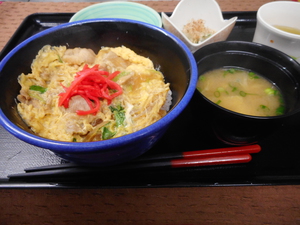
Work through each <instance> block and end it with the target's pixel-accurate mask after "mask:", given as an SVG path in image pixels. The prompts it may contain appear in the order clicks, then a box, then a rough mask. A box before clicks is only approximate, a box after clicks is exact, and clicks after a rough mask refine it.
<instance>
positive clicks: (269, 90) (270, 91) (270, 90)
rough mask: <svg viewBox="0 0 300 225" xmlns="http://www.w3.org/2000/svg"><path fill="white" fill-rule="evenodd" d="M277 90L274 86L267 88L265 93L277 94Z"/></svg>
mask: <svg viewBox="0 0 300 225" xmlns="http://www.w3.org/2000/svg"><path fill="white" fill-rule="evenodd" d="M277 92H278V91H277V90H275V89H273V88H267V89H265V93H266V94H267V95H277Z"/></svg>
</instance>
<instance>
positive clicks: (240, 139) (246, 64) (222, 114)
mask: <svg viewBox="0 0 300 225" xmlns="http://www.w3.org/2000/svg"><path fill="white" fill-rule="evenodd" d="M194 56H195V59H196V62H197V66H198V74H199V76H200V75H202V74H204V73H206V72H208V71H211V70H214V69H219V68H224V67H235V68H240V69H245V70H251V71H253V72H256V73H257V74H259V75H261V76H263V77H265V78H266V79H268V80H269V81H271V82H272V83H275V85H276V86H277V87H278V88H279V90H280V91H281V93H282V95H283V99H284V102H285V108H286V109H285V113H284V114H283V115H280V116H272V117H262V116H250V115H245V114H240V113H237V112H234V111H231V110H228V109H225V108H223V107H221V106H219V105H217V104H215V103H213V102H212V101H210V100H209V99H208V98H206V97H205V96H204V95H203V94H202V93H200V92H199V91H197V95H198V96H199V100H200V102H202V103H204V104H206V105H207V106H208V108H209V110H211V111H212V118H211V123H212V127H213V129H214V131H215V133H216V135H217V136H218V138H219V139H221V140H222V141H224V142H225V143H228V144H233V145H243V144H251V143H256V142H258V141H259V140H261V139H263V138H264V137H266V136H267V135H269V134H271V133H272V131H275V130H276V129H278V128H279V127H280V126H281V125H282V124H283V122H284V121H285V120H286V119H288V118H289V117H291V116H293V115H295V114H297V113H299V111H300V65H299V64H298V63H297V62H296V61H295V60H294V59H292V58H291V57H290V56H288V55H286V54H285V53H283V52H281V51H279V50H277V49H274V48H271V47H269V46H265V45H262V44H258V43H253V42H242V41H224V42H218V43H213V44H210V45H207V46H205V47H203V48H201V49H199V50H198V51H197V52H195V54H194ZM199 104H200V103H199Z"/></svg>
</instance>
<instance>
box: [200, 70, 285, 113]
mask: <svg viewBox="0 0 300 225" xmlns="http://www.w3.org/2000/svg"><path fill="white" fill-rule="evenodd" d="M197 89H198V90H199V91H200V92H201V93H202V94H203V95H204V96H205V97H207V98H208V99H209V100H211V101H212V102H214V103H216V104H218V105H220V106H222V107H224V108H227V109H229V110H232V111H235V112H238V113H242V114H246V115H253V116H278V115H282V114H284V110H285V107H284V102H283V99H282V95H281V93H280V91H279V90H278V88H277V87H276V86H275V85H274V84H272V83H271V82H270V81H269V80H267V79H265V78H264V77H262V76H260V75H258V74H256V73H254V72H249V71H246V70H240V69H235V68H230V69H224V68H221V69H216V70H212V71H209V72H207V73H205V74H203V75H201V76H200V77H199V80H198V84H197Z"/></svg>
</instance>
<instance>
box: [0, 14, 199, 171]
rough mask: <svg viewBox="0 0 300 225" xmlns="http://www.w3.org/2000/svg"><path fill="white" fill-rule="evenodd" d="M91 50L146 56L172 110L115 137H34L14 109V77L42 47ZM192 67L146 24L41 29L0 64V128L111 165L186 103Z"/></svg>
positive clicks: (153, 138) (178, 46) (184, 52)
mask: <svg viewBox="0 0 300 225" xmlns="http://www.w3.org/2000/svg"><path fill="white" fill-rule="evenodd" d="M47 44H49V45H54V46H57V45H68V46H69V47H70V48H73V47H85V48H91V49H93V50H94V51H95V52H97V51H98V50H99V49H100V48H101V46H108V47H117V46H122V45H124V46H126V47H129V48H131V49H132V50H134V51H135V52H136V53H137V54H140V55H143V56H146V57H149V58H150V59H151V60H152V61H153V63H154V65H155V68H160V71H161V72H162V73H163V74H164V76H165V79H166V81H167V82H169V83H170V84H171V85H170V87H171V90H172V92H173V94H172V97H173V101H172V107H171V109H170V111H169V112H168V114H167V115H166V116H164V117H163V118H162V119H160V120H159V121H157V122H156V123H154V124H152V125H150V126H148V127H146V128H144V129H142V130H140V131H137V132H135V133H132V134H128V135H125V136H123V137H118V138H115V139H110V140H105V141H98V142H86V143H73V142H62V141H55V140H49V139H45V138H42V137H39V136H37V135H35V134H34V133H33V132H32V131H31V130H30V129H29V128H28V127H27V126H26V124H25V123H24V122H23V121H22V119H21V118H20V116H19V114H18V112H17V109H16V96H17V95H18V92H19V90H20V86H19V84H18V81H17V77H18V76H19V75H20V74H21V73H25V74H26V73H29V72H30V70H31V68H30V65H31V63H32V60H33V59H34V58H35V56H36V54H37V52H38V51H39V49H41V48H42V47H43V46H44V45H47ZM197 76H198V73H197V65H196V62H195V59H194V57H193V55H192V53H191V52H190V51H189V49H188V48H187V47H186V45H185V44H184V43H183V42H181V41H180V40H179V39H178V38H176V37H175V36H174V35H172V34H171V33H169V32H167V31H165V30H163V29H161V28H159V27H157V26H153V25H150V24H148V23H143V22H137V21H132V20H126V19H91V20H84V21H78V22H72V23H67V24H63V25H59V26H56V27H53V28H50V29H48V30H45V31H42V32H40V33H38V34H36V35H34V36H32V37H30V38H28V39H27V40H25V41H24V42H22V43H21V44H19V45H18V46H17V47H15V48H14V49H13V50H12V51H11V52H10V53H9V54H7V56H6V57H5V58H4V59H3V60H2V61H1V62H0V96H1V97H0V108H1V109H0V124H1V125H2V126H3V127H4V128H5V129H6V130H7V131H9V132H10V133H12V134H13V135H14V136H16V137H17V138H19V139H21V140H23V141H25V142H27V143H30V144H32V145H36V146H38V147H41V148H45V149H49V150H51V151H53V152H54V153H56V154H57V155H58V156H60V157H62V158H64V159H67V160H70V161H74V162H77V163H83V164H91V165H100V166H105V165H113V164H119V163H122V162H126V161H129V160H131V159H133V158H136V157H138V156H140V155H141V154H143V153H145V152H146V151H147V150H149V149H150V148H151V147H152V146H153V145H154V144H155V143H156V142H157V141H158V140H159V139H160V138H161V137H162V136H163V134H164V133H165V132H166V130H167V129H168V126H169V125H170V124H171V123H172V121H173V120H174V119H175V118H176V117H177V116H178V115H179V114H180V113H181V112H182V111H183V109H184V108H185V107H186V106H187V104H188V103H189V101H190V99H191V97H192V96H193V93H194V91H195V88H196V83H197Z"/></svg>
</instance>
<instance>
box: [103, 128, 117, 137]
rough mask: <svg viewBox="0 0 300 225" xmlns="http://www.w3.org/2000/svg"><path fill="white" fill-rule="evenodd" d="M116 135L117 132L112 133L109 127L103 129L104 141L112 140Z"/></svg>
mask: <svg viewBox="0 0 300 225" xmlns="http://www.w3.org/2000/svg"><path fill="white" fill-rule="evenodd" d="M115 134H116V132H112V131H110V130H109V129H108V128H107V127H103V131H102V140H107V139H110V138H112V137H113V136H114V135H115Z"/></svg>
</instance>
